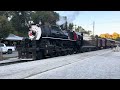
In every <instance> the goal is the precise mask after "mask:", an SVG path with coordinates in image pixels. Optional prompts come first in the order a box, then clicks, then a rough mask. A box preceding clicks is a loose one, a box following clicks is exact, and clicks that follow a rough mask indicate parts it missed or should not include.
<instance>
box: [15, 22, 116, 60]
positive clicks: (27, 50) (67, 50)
mask: <svg viewBox="0 0 120 90" xmlns="http://www.w3.org/2000/svg"><path fill="white" fill-rule="evenodd" d="M28 36H29V38H24V39H23V40H22V42H21V45H20V46H19V47H17V50H18V58H19V59H21V60H39V59H43V58H46V57H55V56H62V55H68V54H70V55H71V54H75V53H82V52H87V51H94V50H100V49H106V48H110V47H114V46H115V41H114V40H108V39H105V38H99V37H98V36H96V37H94V38H92V39H90V40H85V39H84V35H83V33H80V32H75V31H70V30H62V29H61V28H60V27H59V26H48V25H40V24H32V25H30V27H29V32H28Z"/></svg>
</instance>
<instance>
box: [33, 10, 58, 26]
mask: <svg viewBox="0 0 120 90" xmlns="http://www.w3.org/2000/svg"><path fill="white" fill-rule="evenodd" d="M31 18H32V20H33V21H34V22H35V23H38V22H39V21H40V20H42V21H43V22H47V23H49V24H54V25H56V22H57V21H58V20H59V14H58V13H56V12H53V11H36V12H32V13H31Z"/></svg>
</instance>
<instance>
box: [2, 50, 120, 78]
mask: <svg viewBox="0 0 120 90" xmlns="http://www.w3.org/2000/svg"><path fill="white" fill-rule="evenodd" d="M119 62H120V52H113V51H112V50H111V49H106V50H100V51H94V52H86V53H80V54H74V55H67V56H61V57H55V58H49V59H44V60H37V61H31V62H25V63H19V64H13V65H7V66H0V79H120V63H119Z"/></svg>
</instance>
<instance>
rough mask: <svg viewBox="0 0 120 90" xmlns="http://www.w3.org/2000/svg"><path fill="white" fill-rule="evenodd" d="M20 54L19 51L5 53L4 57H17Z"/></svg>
mask: <svg viewBox="0 0 120 90" xmlns="http://www.w3.org/2000/svg"><path fill="white" fill-rule="evenodd" d="M17 56H18V52H17V51H15V52H13V53H12V54H3V57H4V58H13V57H17Z"/></svg>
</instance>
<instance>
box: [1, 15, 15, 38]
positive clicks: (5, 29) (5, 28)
mask: <svg viewBox="0 0 120 90" xmlns="http://www.w3.org/2000/svg"><path fill="white" fill-rule="evenodd" d="M12 32H14V28H13V27H12V25H11V23H10V22H9V21H8V19H7V17H5V16H0V38H6V37H7V36H8V35H9V33H12Z"/></svg>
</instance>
